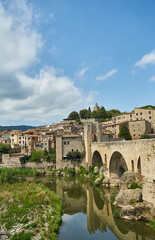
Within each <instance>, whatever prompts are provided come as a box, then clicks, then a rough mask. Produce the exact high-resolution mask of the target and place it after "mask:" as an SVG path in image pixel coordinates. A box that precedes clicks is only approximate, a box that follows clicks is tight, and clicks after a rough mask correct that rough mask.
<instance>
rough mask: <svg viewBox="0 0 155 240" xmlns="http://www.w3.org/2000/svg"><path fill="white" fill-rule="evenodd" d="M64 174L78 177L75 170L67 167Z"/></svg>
mask: <svg viewBox="0 0 155 240" xmlns="http://www.w3.org/2000/svg"><path fill="white" fill-rule="evenodd" d="M63 172H65V173H66V174H69V175H70V176H71V177H74V176H75V175H76V171H75V168H67V167H65V168H64V169H63Z"/></svg>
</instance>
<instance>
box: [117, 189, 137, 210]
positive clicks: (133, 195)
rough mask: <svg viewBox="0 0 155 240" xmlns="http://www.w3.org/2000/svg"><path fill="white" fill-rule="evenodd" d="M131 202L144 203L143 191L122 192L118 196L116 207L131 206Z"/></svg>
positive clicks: (128, 190)
mask: <svg viewBox="0 0 155 240" xmlns="http://www.w3.org/2000/svg"><path fill="white" fill-rule="evenodd" d="M131 201H135V202H139V201H142V189H140V188H136V189H126V190H120V192H119V193H118V195H117V196H116V199H115V202H114V205H118V206H119V207H122V206H126V205H130V203H131Z"/></svg>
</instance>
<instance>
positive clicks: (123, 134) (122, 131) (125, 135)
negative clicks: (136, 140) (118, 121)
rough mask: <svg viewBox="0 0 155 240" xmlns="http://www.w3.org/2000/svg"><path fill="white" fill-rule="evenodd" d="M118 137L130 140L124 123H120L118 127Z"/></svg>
mask: <svg viewBox="0 0 155 240" xmlns="http://www.w3.org/2000/svg"><path fill="white" fill-rule="evenodd" d="M118 137H119V138H124V139H125V140H132V138H131V135H130V132H129V129H128V127H127V126H126V124H122V125H121V127H120V133H119V134H118Z"/></svg>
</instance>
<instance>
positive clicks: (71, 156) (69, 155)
mask: <svg viewBox="0 0 155 240" xmlns="http://www.w3.org/2000/svg"><path fill="white" fill-rule="evenodd" d="M66 157H67V159H68V160H80V159H81V158H82V157H83V154H82V153H80V152H79V151H73V152H68V153H67V156H66Z"/></svg>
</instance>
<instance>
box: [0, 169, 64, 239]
mask: <svg viewBox="0 0 155 240" xmlns="http://www.w3.org/2000/svg"><path fill="white" fill-rule="evenodd" d="M40 174H41V173H40V172H39V171H37V170H33V169H0V190H1V191H0V213H1V214H0V226H1V228H2V229H3V230H4V231H5V232H6V235H7V236H8V239H10V240H31V239H40V240H45V239H52V240H55V239H57V235H58V231H59V226H60V224H61V214H62V201H61V199H60V198H59V197H58V196H57V195H56V194H55V193H54V192H52V191H50V190H49V189H48V188H46V187H45V186H44V185H42V184H36V183H29V182H26V181H22V179H20V181H19V178H18V177H24V176H35V175H40Z"/></svg>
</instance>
